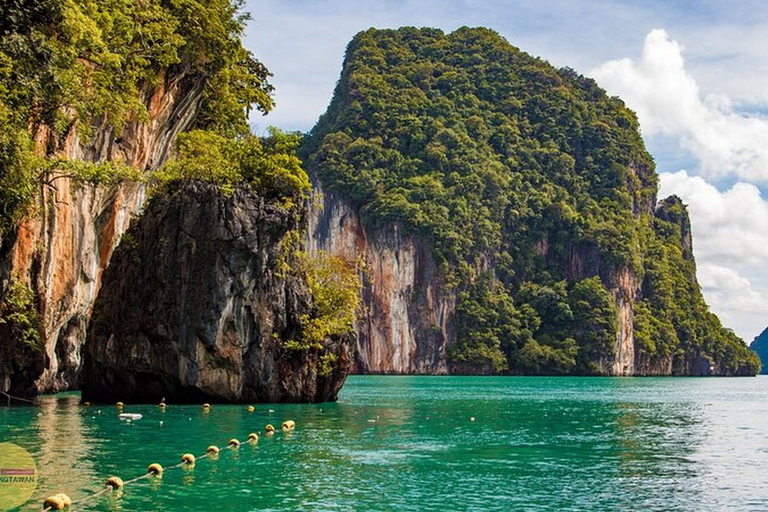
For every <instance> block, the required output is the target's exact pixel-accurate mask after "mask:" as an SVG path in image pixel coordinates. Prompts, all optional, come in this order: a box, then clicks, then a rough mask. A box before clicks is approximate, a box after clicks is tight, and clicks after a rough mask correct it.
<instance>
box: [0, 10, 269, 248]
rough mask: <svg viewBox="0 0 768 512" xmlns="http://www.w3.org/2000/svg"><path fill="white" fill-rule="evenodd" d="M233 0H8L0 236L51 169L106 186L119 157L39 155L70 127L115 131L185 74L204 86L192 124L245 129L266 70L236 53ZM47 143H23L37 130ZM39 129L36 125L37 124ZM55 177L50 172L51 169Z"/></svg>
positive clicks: (265, 93) (240, 22)
mask: <svg viewBox="0 0 768 512" xmlns="http://www.w3.org/2000/svg"><path fill="white" fill-rule="evenodd" d="M242 5H243V2H242V1H241V0H206V1H199V0H143V1H141V2H136V1H128V0H105V1H96V0H40V1H36V2H28V1H24V0H8V1H6V2H3V3H2V4H0V238H2V237H3V236H4V235H5V234H6V233H7V232H8V231H10V230H11V229H12V228H13V227H14V226H15V225H16V224H17V223H18V221H19V219H20V218H21V217H22V216H23V215H24V213H25V212H26V209H27V208H28V206H29V204H30V203H31V201H32V199H33V197H34V195H35V191H36V187H37V186H38V184H39V183H40V182H43V183H45V182H47V183H51V182H52V181H53V180H55V179H57V177H58V176H61V175H71V177H75V178H79V176H81V175H82V176H83V178H84V180H85V181H89V182H98V183H112V182H115V181H118V180H120V179H130V178H133V177H134V175H133V174H131V173H129V172H126V171H125V169H122V168H120V167H119V165H118V164H111V165H112V167H111V168H110V167H109V166H105V167H90V168H86V166H85V164H78V163H71V164H64V163H63V162H61V161H47V160H46V159H47V158H51V157H52V155H55V154H56V152H57V151H58V150H59V149H60V148H59V147H58V145H59V144H60V141H61V140H63V138H64V136H65V135H66V134H67V133H69V132H70V131H71V130H72V129H73V128H74V127H77V129H78V135H79V137H80V138H81V140H82V139H84V138H87V137H88V135H89V133H90V132H91V130H92V129H93V127H95V126H96V125H101V124H103V123H106V124H107V125H109V126H111V128H112V133H114V134H115V136H117V135H118V134H119V133H120V132H121V130H122V127H123V126H124V125H125V124H126V123H127V122H128V121H130V120H132V119H138V120H140V121H146V120H147V107H146V101H147V98H148V94H149V93H151V92H152V91H153V90H154V89H156V88H158V87H161V86H162V85H163V82H164V81H165V80H171V79H180V78H181V77H184V76H189V77H192V79H194V80H197V81H200V82H202V83H203V88H202V93H203V104H202V107H201V109H200V113H199V115H198V116H197V118H196V120H195V126H196V127H197V128H199V129H207V130H212V131H213V132H216V133H219V134H222V135H224V136H226V137H228V138H233V137H234V136H236V135H246V134H247V132H248V111H249V110H250V109H251V108H252V107H255V108H256V109H258V110H260V111H262V112H264V113H266V112H268V111H269V110H270V109H271V108H272V104H273V103H272V99H271V97H270V96H269V95H270V93H271V91H272V86H271V85H270V84H269V83H268V81H267V78H268V76H269V72H268V71H267V70H266V68H265V67H264V66H263V65H262V64H261V63H259V62H258V61H257V60H255V59H254V58H253V56H252V55H251V54H250V53H249V52H248V51H247V50H245V49H244V48H243V46H242V44H241V41H240V38H241V36H242V33H243V29H244V26H245V22H246V20H247V16H245V15H241V14H239V10H240V8H241V7H242ZM48 129H49V130H52V132H53V137H47V136H43V137H42V139H44V140H45V141H46V144H47V145H46V147H41V148H36V149H37V153H38V155H39V157H38V158H36V157H35V156H34V152H33V144H32V138H33V137H35V136H37V135H38V134H40V133H43V134H44V135H45V133H46V132H45V130H48ZM41 130H43V131H41ZM61 167H66V168H65V169H63V172H62V173H54V174H53V175H52V174H51V173H52V172H53V171H54V170H56V169H61Z"/></svg>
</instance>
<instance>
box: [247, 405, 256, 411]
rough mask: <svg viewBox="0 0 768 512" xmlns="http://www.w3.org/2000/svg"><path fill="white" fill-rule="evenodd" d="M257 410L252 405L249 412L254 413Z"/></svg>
mask: <svg viewBox="0 0 768 512" xmlns="http://www.w3.org/2000/svg"><path fill="white" fill-rule="evenodd" d="M255 410H256V408H255V407H254V406H252V405H249V406H248V412H253V411H255Z"/></svg>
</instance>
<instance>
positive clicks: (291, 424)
mask: <svg viewBox="0 0 768 512" xmlns="http://www.w3.org/2000/svg"><path fill="white" fill-rule="evenodd" d="M282 428H283V430H293V429H294V428H296V422H295V421H293V420H285V421H284V422H283V425H282Z"/></svg>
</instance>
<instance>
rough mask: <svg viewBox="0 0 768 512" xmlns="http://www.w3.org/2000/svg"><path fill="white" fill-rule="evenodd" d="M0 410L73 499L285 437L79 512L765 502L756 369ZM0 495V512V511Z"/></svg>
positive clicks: (376, 381) (763, 417)
mask: <svg viewBox="0 0 768 512" xmlns="http://www.w3.org/2000/svg"><path fill="white" fill-rule="evenodd" d="M77 401H78V397H77V396H76V395H59V396H57V397H46V398H44V399H43V400H42V404H41V405H40V406H36V407H13V408H7V407H0V442H14V443H16V444H19V445H21V446H22V447H24V448H26V449H27V450H28V451H29V452H30V453H32V455H33V457H34V458H35V461H36V462H37V465H38V470H39V472H40V485H39V488H38V491H37V493H36V494H35V496H34V498H33V499H32V500H31V501H30V502H29V503H28V504H27V505H25V506H24V507H22V508H21V509H20V510H25V511H26V510H40V509H41V506H40V505H41V503H42V501H43V500H44V499H45V497H46V496H50V495H52V494H55V493H57V492H65V493H67V494H69V495H70V496H71V497H72V498H73V499H75V500H78V499H82V498H84V497H87V496H88V495H90V494H92V493H93V492H94V491H97V490H99V489H100V488H101V487H102V484H103V482H104V481H105V480H106V478H107V477H108V476H110V475H118V476H120V477H122V478H123V479H124V480H127V479H129V478H133V477H135V476H138V475H141V474H142V473H144V472H145V470H146V467H147V465H148V464H149V463H152V462H158V463H160V464H162V465H163V466H171V465H174V464H176V463H177V462H178V461H179V460H180V457H181V455H182V454H183V453H185V452H191V453H194V454H195V455H200V454H202V453H204V452H205V450H206V448H207V447H208V446H209V445H210V444H217V445H219V446H224V445H226V443H227V441H228V440H229V439H230V438H232V437H236V438H239V439H240V440H241V441H245V439H246V438H247V435H248V433H249V432H252V431H260V432H261V431H263V430H264V426H265V425H266V424H267V423H273V424H275V425H277V426H278V428H279V424H280V423H281V422H282V421H283V420H285V419H294V420H295V421H296V423H297V427H296V430H295V431H294V432H293V433H291V434H283V433H282V432H278V433H277V434H275V435H274V436H273V437H271V438H268V437H264V436H262V437H261V438H260V440H259V442H258V444H257V445H255V446H251V445H247V444H243V445H242V446H241V447H240V448H239V449H238V450H227V451H222V453H221V454H220V456H219V458H218V460H215V461H214V460H202V461H199V462H198V463H197V465H196V466H195V467H194V469H192V470H188V469H184V468H175V469H168V470H167V471H166V472H165V474H164V476H163V478H162V479H155V478H151V479H144V480H141V481H139V482H136V483H134V484H131V485H128V486H126V487H125V489H124V490H123V492H122V493H121V495H120V496H111V495H103V496H100V497H98V498H96V499H92V500H89V501H85V502H82V503H80V504H78V505H77V506H75V507H73V509H75V510H83V511H85V510H94V511H95V510H99V511H101V510H104V511H113V510H124V511H134V510H135V511H155V510H157V511H176V510H195V511H212V510H213V511H215V510H237V511H250V510H253V511H256V510H258V511H288V510H318V511H347V510H349V511H358V510H360V511H362V510H365V511H389V510H398V511H400V510H402V511H422V510H424V511H426V510H441V511H451V510H457V511H458V510H499V511H510V510H526V511H536V510H557V511H561V510H579V511H591V510H642V511H648V510H659V511H662V510H663V511H673V510H681V511H682V510H685V511H691V510H701V511H704V510H707V511H709V510H718V511H720V510H734V511H739V510H753V511H758V510H768V378H765V377H759V378H741V379H717V378H711V379H693V378H690V379H619V378H616V379H608V378H606V379H602V378H543V377H542V378H522V377H500V378H495V377H479V378H475V377H370V376H366V377H362V376H359V377H357V376H356V377H352V378H350V379H349V380H348V382H347V384H346V386H345V387H344V390H343V392H342V394H341V397H340V400H339V402H338V403H335V404H318V405H258V404H257V405H256V410H255V412H253V413H250V412H248V411H247V408H246V407H245V406H223V405H218V406H216V405H214V406H213V407H212V409H211V411H210V412H209V413H204V412H203V411H202V409H201V408H199V407H195V406H174V405H172V404H171V405H169V407H168V409H167V410H166V411H165V412H161V411H160V410H159V409H158V408H157V407H155V406H146V405H144V406H131V405H130V404H128V405H126V407H125V409H124V412H136V413H141V414H142V415H143V418H142V419H141V420H138V421H133V422H130V423H129V422H126V421H121V420H120V419H119V418H118V416H117V411H116V409H115V408H114V407H111V406H107V407H105V406H98V407H97V406H92V407H82V406H79V405H78V403H77ZM2 508H3V507H2V504H0V509H2Z"/></svg>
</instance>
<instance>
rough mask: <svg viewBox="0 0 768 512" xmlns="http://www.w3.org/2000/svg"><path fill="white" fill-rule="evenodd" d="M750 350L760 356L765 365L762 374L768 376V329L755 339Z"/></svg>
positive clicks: (750, 345)
mask: <svg viewBox="0 0 768 512" xmlns="http://www.w3.org/2000/svg"><path fill="white" fill-rule="evenodd" d="M749 348H750V350H754V351H755V352H756V353H757V355H758V356H760V360H761V361H762V363H763V366H762V369H761V370H760V373H761V374H763V375H765V374H768V328H767V329H764V330H763V332H761V333H760V334H759V335H757V336H755V339H754V340H752V343H750V344H749Z"/></svg>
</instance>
